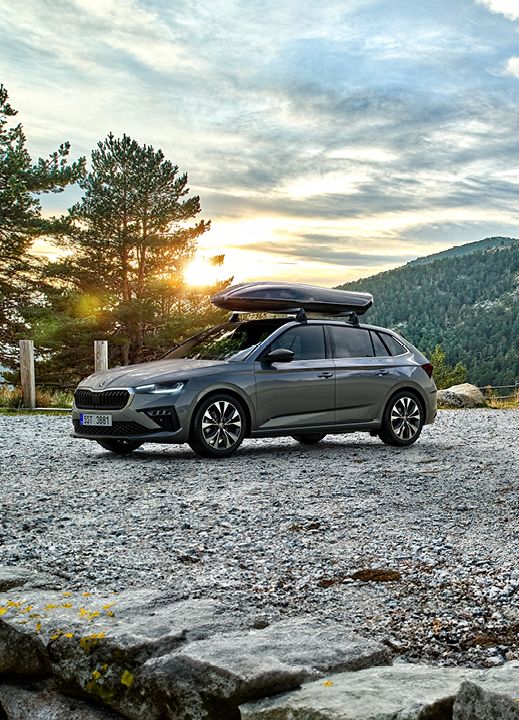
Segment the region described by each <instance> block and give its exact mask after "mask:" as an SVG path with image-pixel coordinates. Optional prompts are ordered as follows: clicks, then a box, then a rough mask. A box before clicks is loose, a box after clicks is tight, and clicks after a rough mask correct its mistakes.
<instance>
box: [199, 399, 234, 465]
mask: <svg viewBox="0 0 519 720" xmlns="http://www.w3.org/2000/svg"><path fill="white" fill-rule="evenodd" d="M246 427H247V419H246V416H245V410H244V409H243V405H242V404H241V402H240V401H239V400H236V398H235V397H233V396H232V395H228V394H227V393H223V392H222V393H218V394H217V395H211V396H210V397H208V398H206V399H205V400H203V401H202V403H201V404H200V405H199V406H198V408H197V409H196V410H195V414H194V417H193V420H192V423H191V430H190V433H189V445H190V446H191V449H192V450H194V451H195V452H196V453H197V454H198V455H201V456H202V457H207V458H224V457H229V456H230V455H232V454H233V453H235V452H236V450H237V449H238V448H239V447H240V445H241V444H242V441H243V438H244V437H245V430H246Z"/></svg>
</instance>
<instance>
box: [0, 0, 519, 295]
mask: <svg viewBox="0 0 519 720" xmlns="http://www.w3.org/2000/svg"><path fill="white" fill-rule="evenodd" d="M0 18H1V22H0V82H3V83H4V85H6V87H7V89H8V90H9V93H10V100H11V102H12V104H13V105H14V106H15V107H16V108H17V109H18V110H19V119H20V120H21V121H22V122H23V125H24V128H25V131H26V134H27V136H28V140H29V147H30V150H31V152H32V153H33V154H34V155H42V154H47V153H48V152H51V151H52V150H53V149H54V148H55V146H56V145H57V144H58V143H60V142H61V141H63V140H65V139H68V140H70V142H71V143H72V151H73V155H74V156H77V155H80V154H87V155H88V154H89V153H90V151H91V149H92V148H93V147H94V145H95V144H96V142H97V141H98V140H99V139H101V138H103V137H105V136H106V135H107V133H108V132H110V131H112V132H113V133H115V134H122V133H123V132H126V133H127V134H129V135H131V136H132V137H134V138H136V139H137V140H138V141H139V142H142V143H148V144H152V145H153V146H155V147H156V148H158V147H160V148H162V149H163V150H164V152H165V153H166V155H167V156H168V157H169V158H170V159H171V160H173V161H174V162H175V163H177V164H178V165H179V166H180V169H181V170H182V171H187V172H188V174H189V180H190V187H191V189H192V191H193V192H194V193H196V194H199V195H200V197H201V202H202V211H203V212H202V216H203V217H204V218H205V219H209V218H210V219H212V230H211V231H210V232H209V233H207V234H206V236H205V237H204V239H203V242H202V243H201V247H200V253H201V255H202V256H204V255H206V256H209V255H211V254H214V253H219V252H225V253H226V271H227V274H231V273H233V274H234V275H235V277H236V279H239V280H244V279H255V278H258V279H260V278H267V277H277V278H280V279H281V278H282V279H288V280H304V281H308V282H312V283H321V284H325V285H333V284H337V283H339V282H344V281H346V280H348V279H353V278H356V277H360V276H365V275H371V274H373V273H375V272H378V271H379V270H382V269H387V268H390V267H395V266H397V265H400V264H402V263H404V262H407V261H408V260H409V259H412V258H415V257H417V256H420V255H426V254H429V253H431V252H437V251H439V250H442V249H444V248H446V247H450V246H452V245H455V244H459V243H462V242H469V241H473V240H478V239H481V238H483V237H485V236H488V235H513V236H516V237H517V236H518V234H519V0H423V1H422V2H416V0H184V1H183V2H176V1H175V0H23V2H13V0H0ZM78 196H79V195H78V191H77V190H69V191H67V192H66V193H64V194H62V195H55V196H51V197H49V198H46V200H45V208H46V211H47V212H55V211H56V210H65V209H66V207H67V206H68V205H69V204H71V203H72V201H74V200H75V199H76V198H77V197H78Z"/></svg>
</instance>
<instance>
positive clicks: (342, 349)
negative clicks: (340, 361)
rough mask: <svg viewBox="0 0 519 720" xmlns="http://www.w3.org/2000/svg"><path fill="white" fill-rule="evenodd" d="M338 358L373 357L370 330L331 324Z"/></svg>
mask: <svg viewBox="0 0 519 720" xmlns="http://www.w3.org/2000/svg"><path fill="white" fill-rule="evenodd" d="M329 328H330V332H331V334H332V341H333V345H334V348H335V352H334V356H335V357H336V358H350V357H351V358H358V357H373V345H372V344H371V338H370V335H369V331H368V330H363V329H362V328H354V327H339V326H337V325H330V326H329Z"/></svg>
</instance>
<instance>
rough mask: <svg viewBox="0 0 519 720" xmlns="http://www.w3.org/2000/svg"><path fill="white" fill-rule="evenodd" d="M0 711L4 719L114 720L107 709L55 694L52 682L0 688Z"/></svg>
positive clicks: (114, 717) (58, 693)
mask: <svg viewBox="0 0 519 720" xmlns="http://www.w3.org/2000/svg"><path fill="white" fill-rule="evenodd" d="M0 708H2V709H3V711H4V714H5V717H6V718H7V720H117V719H118V718H119V720H120V718H121V716H120V715H115V714H114V713H112V712H110V711H109V710H104V709H103V708H101V707H94V706H93V705H90V704H88V703H86V702H83V701H82V700H77V699H75V698H69V697H66V696H65V695H62V694H61V693H60V692H57V691H56V690H55V688H54V687H53V685H52V683H49V682H46V683H38V684H35V685H29V686H23V685H0Z"/></svg>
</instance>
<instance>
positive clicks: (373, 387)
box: [328, 325, 397, 424]
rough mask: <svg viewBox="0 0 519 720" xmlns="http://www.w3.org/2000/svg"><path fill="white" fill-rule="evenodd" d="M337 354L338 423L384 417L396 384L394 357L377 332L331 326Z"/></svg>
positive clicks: (331, 335)
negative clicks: (383, 412)
mask: <svg viewBox="0 0 519 720" xmlns="http://www.w3.org/2000/svg"><path fill="white" fill-rule="evenodd" d="M328 332H329V334H330V339H331V345H332V349H333V355H334V366H335V388H336V419H337V424H343V423H345V424H346V423H349V422H370V421H371V420H374V419H375V418H376V417H377V415H379V414H380V412H381V409H382V406H383V404H384V403H385V399H386V397H387V396H388V394H389V393H390V391H391V388H392V387H393V385H394V384H395V381H396V380H397V378H396V368H395V362H394V360H393V358H392V357H391V356H390V355H389V353H388V350H387V348H386V347H385V345H384V344H383V343H382V342H381V340H380V337H379V336H378V334H377V333H375V332H373V331H370V330H368V329H367V328H361V327H353V326H350V325H329V326H328Z"/></svg>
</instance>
